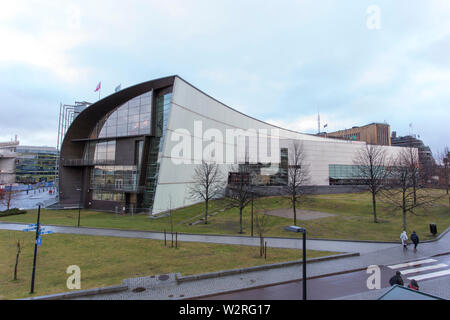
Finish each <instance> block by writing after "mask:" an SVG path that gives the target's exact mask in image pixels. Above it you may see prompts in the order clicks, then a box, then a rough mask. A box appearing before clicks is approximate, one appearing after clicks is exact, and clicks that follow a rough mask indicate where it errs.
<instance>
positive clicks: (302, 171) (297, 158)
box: [287, 141, 310, 225]
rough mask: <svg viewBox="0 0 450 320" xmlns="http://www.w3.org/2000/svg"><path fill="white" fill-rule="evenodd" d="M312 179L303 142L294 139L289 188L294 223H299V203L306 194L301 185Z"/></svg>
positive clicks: (289, 171) (289, 166) (290, 160)
mask: <svg viewBox="0 0 450 320" xmlns="http://www.w3.org/2000/svg"><path fill="white" fill-rule="evenodd" d="M309 181H310V171H309V166H308V165H307V164H306V163H305V150H304V148H303V143H301V142H300V141H294V142H293V143H292V148H291V149H290V152H289V165H288V183H287V190H288V193H289V197H290V199H291V203H292V209H293V210H294V225H297V204H298V203H299V202H300V201H301V199H302V198H303V196H304V192H303V191H302V190H301V187H302V186H304V185H305V184H307V183H308V182H309Z"/></svg>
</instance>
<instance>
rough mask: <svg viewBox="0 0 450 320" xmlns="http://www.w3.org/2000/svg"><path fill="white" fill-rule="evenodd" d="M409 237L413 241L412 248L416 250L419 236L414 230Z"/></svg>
mask: <svg viewBox="0 0 450 320" xmlns="http://www.w3.org/2000/svg"><path fill="white" fill-rule="evenodd" d="M410 239H411V241H412V242H413V243H414V250H417V245H418V244H419V236H418V235H417V234H416V232H415V231H413V233H412V234H411V237H410Z"/></svg>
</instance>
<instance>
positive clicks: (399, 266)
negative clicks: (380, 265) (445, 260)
mask: <svg viewBox="0 0 450 320" xmlns="http://www.w3.org/2000/svg"><path fill="white" fill-rule="evenodd" d="M432 262H436V260H434V259H426V260H420V261H413V262H408V263H401V264H396V265H393V266H388V268H391V269H401V268H406V267H413V266H417V265H419V264H426V263H432Z"/></svg>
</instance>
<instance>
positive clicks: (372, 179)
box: [353, 144, 388, 223]
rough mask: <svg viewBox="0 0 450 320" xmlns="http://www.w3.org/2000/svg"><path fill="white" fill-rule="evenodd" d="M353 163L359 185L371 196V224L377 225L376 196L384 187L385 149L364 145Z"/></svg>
mask: <svg viewBox="0 0 450 320" xmlns="http://www.w3.org/2000/svg"><path fill="white" fill-rule="evenodd" d="M353 163H354V164H355V165H356V167H357V170H358V177H359V178H360V179H361V183H363V184H364V185H366V186H367V189H368V190H369V192H370V193H371V194H372V212H373V222H375V223H377V222H378V220H377V195H378V193H379V192H380V191H381V190H382V189H383V187H384V186H385V184H386V178H387V174H388V170H387V169H386V167H387V159H386V149H384V148H383V147H381V146H378V145H371V144H366V145H365V146H364V147H362V148H361V149H360V150H359V151H358V153H357V154H356V156H355V158H354V160H353Z"/></svg>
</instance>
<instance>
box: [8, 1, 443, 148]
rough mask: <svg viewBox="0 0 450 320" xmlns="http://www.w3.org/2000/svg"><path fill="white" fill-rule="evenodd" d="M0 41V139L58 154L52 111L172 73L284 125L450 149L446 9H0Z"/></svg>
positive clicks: (98, 4)
mask: <svg viewBox="0 0 450 320" xmlns="http://www.w3.org/2000/svg"><path fill="white" fill-rule="evenodd" d="M0 39H1V50H0V74H1V77H0V101H1V102H0V103H1V105H0V106H1V112H0V141H8V140H10V139H11V138H12V137H13V136H14V135H15V134H18V135H19V140H20V142H21V144H22V145H47V146H56V140H57V127H58V112H59V104H60V102H62V103H66V104H73V103H74V101H83V100H86V101H90V102H95V101H97V100H98V94H97V93H95V92H94V90H95V87H96V85H97V83H98V82H99V81H101V82H102V91H101V94H102V96H103V97H104V96H106V95H109V94H111V93H113V92H114V88H115V87H116V86H117V85H118V84H122V88H125V87H128V86H131V85H134V84H138V83H140V82H143V81H147V80H151V79H155V78H159V77H164V76H168V75H174V74H178V75H180V76H181V77H182V78H184V79H185V80H187V81H188V82H190V83H192V84H193V85H195V86H196V87H198V88H200V89H201V90H203V91H204V92H206V93H208V94H209V95H211V96H213V97H214V98H216V99H218V100H220V101H221V102H223V103H225V104H227V105H229V106H231V107H233V108H236V109H238V110H239V111H242V112H244V113H246V114H249V115H251V116H253V117H256V118H258V119H261V120H265V121H269V122H271V123H274V124H277V125H280V126H283V127H286V128H289V129H293V130H298V131H301V132H307V133H316V132H317V113H318V112H320V117H321V119H322V125H324V124H325V123H327V124H328V127H327V130H328V131H334V130H339V129H344V128H349V127H352V126H357V125H364V124H368V123H371V122H387V123H389V124H390V125H391V130H392V131H397V133H398V134H399V135H407V134H409V133H410V132H411V133H415V134H418V135H420V138H421V139H422V140H423V141H424V143H425V144H428V145H429V146H430V147H431V148H432V151H433V152H437V151H440V150H441V149H443V147H444V145H449V144H450V1H448V0H434V1H433V0H429V1H414V0H404V1H401V0H396V1H392V0H387V1H377V0H373V1H364V0H353V1H345V0H336V1H331V0H330V1H327V0H320V1H317V0H312V1H309V0H298V1H261V0H258V1H250V0H248V1H247V0H241V1H234V0H227V1H221V0H213V1H211V0H207V1H206V0H205V1H190V0H167V1H162V0H158V1H148V0H147V1H129V0H127V1H112V0H108V1H80V2H78V1H72V2H70V1H2V3H1V11H0ZM410 124H412V127H410Z"/></svg>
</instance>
